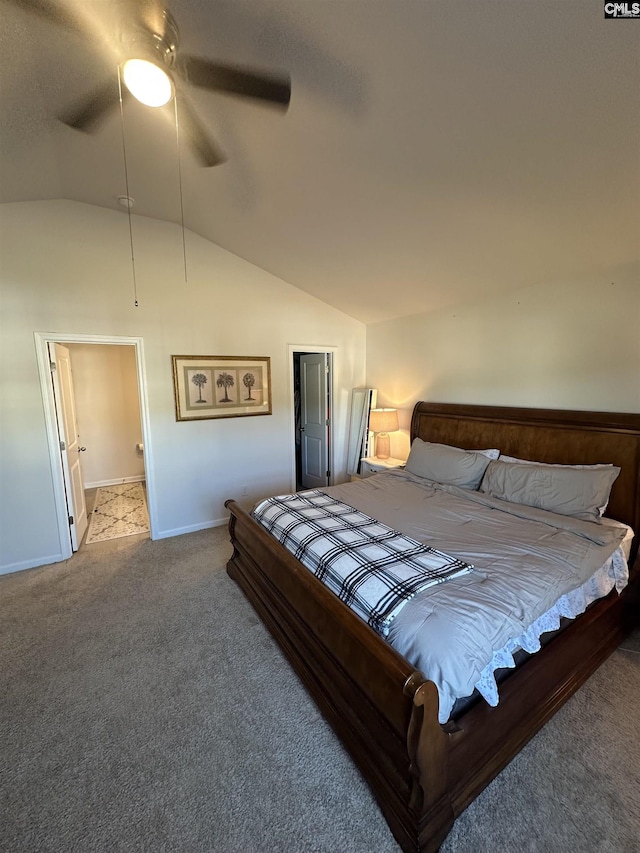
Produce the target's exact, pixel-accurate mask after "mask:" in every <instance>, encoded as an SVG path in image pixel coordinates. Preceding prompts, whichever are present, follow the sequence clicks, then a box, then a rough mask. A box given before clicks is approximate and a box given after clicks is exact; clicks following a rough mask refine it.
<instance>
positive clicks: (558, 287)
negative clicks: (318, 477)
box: [367, 264, 640, 458]
mask: <svg viewBox="0 0 640 853" xmlns="http://www.w3.org/2000/svg"><path fill="white" fill-rule="evenodd" d="M367 384H368V385H371V386H372V387H375V388H377V389H378V405H379V406H397V407H398V408H399V410H400V412H399V416H400V426H401V431H400V432H398V433H395V434H393V435H392V436H391V440H392V444H391V453H392V456H398V457H399V458H406V456H407V453H408V450H409V438H408V435H409V432H408V431H409V424H410V418H411V411H412V408H413V405H414V404H415V403H416V401H418V400H430V401H432V402H443V403H479V404H485V405H496V406H501V405H504V406H533V407H542V408H557V409H585V410H590V411H623V412H640V269H639V267H638V265H637V264H635V265H631V264H630V265H629V266H628V267H625V268H620V269H616V270H609V271H607V272H606V273H603V274H602V275H601V276H598V277H593V278H588V279H587V278H585V279H582V280H580V281H557V282H553V283H549V284H546V285H540V286H538V287H528V288H526V289H522V290H517V291H514V292H512V293H510V294H503V295H502V296H499V297H494V298H491V299H487V300H486V301H483V302H478V303H476V304H466V305H463V306H460V307H458V308H455V309H453V310H449V311H439V312H434V313H432V314H423V315H419V316H414V317H408V318H405V319H402V320H393V321H390V322H384V323H377V324H374V325H371V326H368V328H367Z"/></svg>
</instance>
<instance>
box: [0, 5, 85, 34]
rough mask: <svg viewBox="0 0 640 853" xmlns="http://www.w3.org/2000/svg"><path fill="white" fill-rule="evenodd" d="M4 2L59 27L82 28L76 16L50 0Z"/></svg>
mask: <svg viewBox="0 0 640 853" xmlns="http://www.w3.org/2000/svg"><path fill="white" fill-rule="evenodd" d="M5 2H6V3H9V4H10V5H11V6H16V7H17V8H18V9H22V10H23V11H25V12H29V13H30V14H32V15H36V16H37V17H38V18H43V19H44V20H45V21H49V22H50V23H52V24H57V25H58V26H60V27H66V28H67V29H69V30H81V29H82V25H81V23H80V21H79V19H78V17H76V16H75V15H74V14H73V13H72V12H71V11H70V10H69V9H67V8H65V7H63V6H58V5H56V4H55V3H53V2H51V0H5Z"/></svg>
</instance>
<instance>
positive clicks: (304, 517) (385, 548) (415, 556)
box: [252, 489, 473, 637]
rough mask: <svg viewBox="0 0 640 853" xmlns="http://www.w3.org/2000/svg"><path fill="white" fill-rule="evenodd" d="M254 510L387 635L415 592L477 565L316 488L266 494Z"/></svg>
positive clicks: (324, 581) (257, 519)
mask: <svg viewBox="0 0 640 853" xmlns="http://www.w3.org/2000/svg"><path fill="white" fill-rule="evenodd" d="M252 516H253V518H255V519H256V521H258V522H259V523H260V524H262V525H263V526H264V527H265V528H266V529H267V530H268V531H269V532H270V533H271V534H272V535H273V536H274V537H275V538H276V539H277V540H278V541H279V542H281V543H282V544H283V545H284V546H285V547H286V548H287V549H288V550H289V551H290V552H291V553H292V554H293V555H294V557H296V559H298V560H299V561H300V562H301V563H302V564H303V565H304V566H306V567H307V568H308V569H310V570H311V571H312V572H313V573H314V574H315V575H316V577H317V578H319V579H320V580H321V581H323V583H325V584H326V586H328V587H329V589H331V590H332V591H333V592H335V594H336V595H337V596H338V597H339V598H340V599H341V600H342V601H344V603H345V604H348V605H349V607H351V609H352V610H354V611H355V612H356V613H357V614H358V615H359V616H360V617H361V618H362V619H364V620H365V621H366V622H367V623H368V624H369V625H371V627H372V628H374V629H375V630H376V631H377V632H378V633H379V634H381V635H382V636H383V637H386V636H388V634H389V628H390V626H391V622H392V621H393V619H394V618H395V616H397V614H398V613H399V612H400V610H401V609H402V607H403V606H404V605H405V604H406V603H407V601H409V600H410V599H412V598H413V596H414V595H416V593H418V592H420V591H421V590H423V589H426V588H427V587H429V586H433V585H434V584H438V583H442V582H443V581H446V580H449V578H453V577H457V576H458V575H462V574H466V573H467V572H470V571H473V567H472V566H470V565H468V564H467V563H464V562H462V560H457V559H455V558H454V557H449V556H448V555H447V554H443V553H442V552H441V551H436V550H435V549H434V548H430V547H429V546H428V545H423V544H422V543H421V542H417V541H416V540H415V539H411V538H410V537H408V536H404V535H403V534H402V533H398V531H396V530H392V529H391V528H390V527H387V526H386V525H384V524H381V523H380V522H379V521H376V520H375V519H374V518H371V517H370V516H368V515H365V514H364V513H363V512H360V511H359V510H356V509H354V508H353V507H351V506H348V505H347V504H345V503H342V502H340V501H336V500H334V499H333V498H332V497H331V496H330V495H327V494H326V493H325V492H322V491H320V490H319V489H312V490H310V491H306V492H299V493H298V494H295V495H280V496H278V497H273V498H268V499H267V500H265V501H262V503H260V504H258V506H257V507H256V508H255V509H254V510H253V512H252Z"/></svg>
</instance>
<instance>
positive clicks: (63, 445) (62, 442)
mask: <svg viewBox="0 0 640 853" xmlns="http://www.w3.org/2000/svg"><path fill="white" fill-rule="evenodd" d="M66 449H67V445H66V444H65V443H64V441H61V442H60V450H66Z"/></svg>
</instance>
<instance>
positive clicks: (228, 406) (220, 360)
mask: <svg viewBox="0 0 640 853" xmlns="http://www.w3.org/2000/svg"><path fill="white" fill-rule="evenodd" d="M171 364H172V368H173V388H174V395H175V404H176V420H177V421H202V420H207V419H209V418H242V417H251V416H255V415H270V414H271V359H270V357H269V356H252V355H247V356H235V355H172V356H171Z"/></svg>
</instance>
